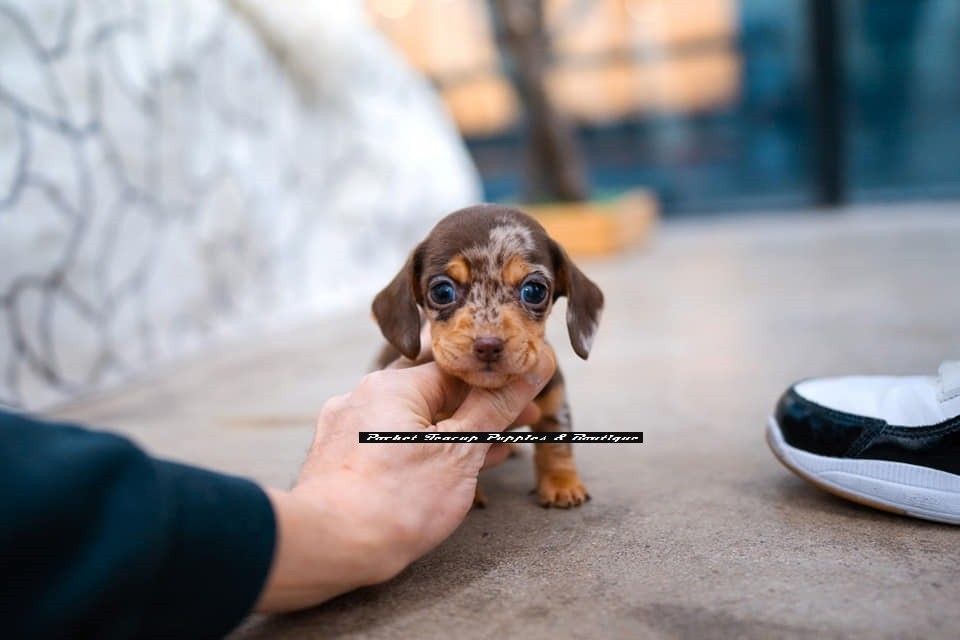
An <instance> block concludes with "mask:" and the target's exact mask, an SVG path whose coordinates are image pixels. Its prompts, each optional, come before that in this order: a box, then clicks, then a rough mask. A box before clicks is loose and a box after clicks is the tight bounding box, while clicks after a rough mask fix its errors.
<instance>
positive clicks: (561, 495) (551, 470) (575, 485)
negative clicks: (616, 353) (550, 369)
mask: <svg viewBox="0 0 960 640" xmlns="http://www.w3.org/2000/svg"><path fill="white" fill-rule="evenodd" d="M535 402H536V403H537V406H538V407H540V411H541V417H540V421H539V422H538V423H537V424H535V425H533V427H532V428H531V430H532V431H537V432H550V431H570V429H571V427H572V425H571V423H570V409H569V407H568V406H567V394H566V388H565V387H564V384H563V376H562V375H560V371H559V370H557V373H556V374H555V375H554V377H553V379H552V380H551V381H550V382H549V383H547V386H546V387H545V388H544V390H543V391H541V392H540V395H539V396H537V398H536V400H535ZM533 460H534V464H535V466H536V474H537V500H538V502H539V503H540V505H541V506H543V507H561V508H564V509H567V508H570V507H576V506H579V505H581V504H583V503H584V502H586V501H587V500H589V499H590V495H589V494H588V493H587V490H586V488H585V487H584V486H583V482H581V481H580V474H578V473H577V467H576V465H575V463H574V461H573V445H571V444H569V443H566V442H565V443H556V444H553V443H551V444H537V445H535V452H534V456H533Z"/></svg>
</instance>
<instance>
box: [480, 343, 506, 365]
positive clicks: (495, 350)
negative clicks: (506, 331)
mask: <svg viewBox="0 0 960 640" xmlns="http://www.w3.org/2000/svg"><path fill="white" fill-rule="evenodd" d="M473 355H475V356H477V360H480V361H481V362H496V361H497V360H499V359H500V356H502V355H503V340H501V339H500V338H477V339H476V340H474V341H473Z"/></svg>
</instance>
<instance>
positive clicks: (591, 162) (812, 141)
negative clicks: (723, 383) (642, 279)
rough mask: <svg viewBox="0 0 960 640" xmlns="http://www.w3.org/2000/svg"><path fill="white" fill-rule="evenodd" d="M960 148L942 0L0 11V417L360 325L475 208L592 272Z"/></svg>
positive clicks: (923, 164)
mask: <svg viewBox="0 0 960 640" xmlns="http://www.w3.org/2000/svg"><path fill="white" fill-rule="evenodd" d="M958 148H960V2H956V1H955V0H916V1H909V2H908V1H906V0H837V1H833V2H831V1H829V0H509V1H508V0H351V1H343V2H336V3H332V2H322V1H320V0H300V1H295V0H287V1H283V2H270V1H268V0H222V1H217V0H205V1H189V0H179V1H171V2H161V1H159V0H157V1H154V0H129V1H116V2H114V1H109V2H107V1H95V0H29V1H28V0H21V1H19V2H18V1H14V2H6V3H2V4H0V403H4V404H7V405H12V406H21V407H31V408H37V407H50V406H55V405H57V404H58V403H62V402H63V401H65V400H69V399H71V398H74V397H76V396H77V395H79V394H84V393H86V392H89V391H91V390H98V389H103V388H108V387H111V386H113V385H116V384H117V383H119V382H122V381H125V380H128V379H130V377H131V376H133V375H134V374H136V373H137V372H140V371H143V370H144V368H145V367H146V366H147V365H154V364H157V363H162V362H167V361H169V360H170V359H171V358H173V357H176V356H180V355H184V354H187V353H197V352H200V351H202V350H203V349H205V348H206V347H207V346H209V345H210V344H215V343H217V342H218V341H221V340H223V339H232V340H235V341H236V340H239V341H244V340H247V339H249V337H250V336H252V335H256V334H255V333H254V332H257V331H267V330H272V329H276V328H279V327H285V326H290V325H293V324H298V323H302V322H303V321H304V319H307V318H312V317H316V316H318V315H329V314H331V313H334V312H336V311H338V310H342V309H347V308H357V307H361V306H364V305H366V304H367V302H368V300H369V299H370V296H371V294H372V293H373V292H374V291H375V290H376V289H377V288H378V287H379V286H381V285H382V284H383V283H384V282H386V280H387V278H388V276H389V275H390V273H391V272H392V271H393V270H395V269H396V267H397V266H398V265H399V264H400V262H401V261H402V259H403V257H404V255H405V254H406V252H407V251H408V250H409V249H410V247H411V246H412V245H413V243H414V242H415V241H416V240H417V239H419V238H420V237H422V235H423V234H424V232H425V231H426V230H427V229H429V227H430V226H431V225H432V224H433V223H434V222H435V221H436V220H437V219H438V218H439V217H440V216H441V215H443V214H444V213H447V212H449V211H451V210H453V209H456V208H458V207H461V206H464V205H467V204H471V203H474V202H477V201H481V200H488V201H500V202H511V203H520V204H521V205H522V206H524V207H526V208H528V210H531V211H532V212H534V213H535V214H536V215H538V216H539V217H540V219H541V220H542V221H544V222H545V224H547V226H548V228H550V230H551V232H552V233H556V234H558V235H559V236H560V237H561V241H562V242H564V243H566V244H567V246H568V248H570V249H571V250H572V251H574V252H575V253H578V254H602V255H612V254H616V253H617V252H619V251H623V250H626V249H629V248H630V247H631V246H639V245H641V244H642V243H643V241H645V240H647V239H649V237H650V236H651V233H652V229H653V225H652V221H653V219H654V218H656V217H657V216H660V217H662V218H664V219H665V220H666V221H667V223H668V224H669V223H670V222H671V221H672V220H674V219H680V218H693V217H699V218H702V217H704V216H710V217H720V216H729V215H734V214H735V215H741V214H743V213H744V212H752V214H751V215H756V216H763V217H778V216H783V215H784V213H787V212H796V213H797V214H798V215H814V214H815V212H819V211H821V210H822V209H825V208H826V209H829V208H834V207H843V206H846V205H849V204H862V203H871V202H891V201H896V202H901V201H908V200H918V199H923V200H929V199H942V200H944V201H946V202H950V198H955V197H956V196H958V195H960V163H957V162H956V161H955V157H954V156H955V153H956V150H957V149H958ZM905 215H908V214H905ZM578 243H579V244H578Z"/></svg>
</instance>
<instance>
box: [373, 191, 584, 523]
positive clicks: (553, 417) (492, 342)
mask: <svg viewBox="0 0 960 640" xmlns="http://www.w3.org/2000/svg"><path fill="white" fill-rule="evenodd" d="M561 296H566V297H567V318H566V319H567V329H568V333H569V335H570V344H571V345H572V346H573V349H574V351H576V353H577V355H579V356H580V357H581V358H586V357H587V356H588V355H589V353H590V345H591V344H592V342H593V336H594V333H595V332H596V330H597V324H598V322H599V319H600V311H601V309H602V308H603V294H602V293H601V292H600V289H598V288H597V286H596V285H595V284H594V283H593V282H591V281H590V280H589V279H588V278H587V277H586V276H585V275H583V273H582V272H581V271H580V270H579V269H578V268H577V267H576V265H574V264H573V263H572V262H571V261H570V259H569V258H568V257H567V254H566V253H565V252H564V251H563V249H561V248H560V246H559V245H557V243H555V242H554V241H553V240H551V239H550V238H549V237H548V236H547V233H546V231H544V229H543V227H541V226H540V224H539V223H537V222H536V221H535V220H533V219H532V218H530V217H529V216H527V215H525V214H524V213H522V212H520V211H517V210H515V209H509V208H507V207H500V206H494V205H480V206H476V207H469V208H467V209H462V210H460V211H456V212H454V213H452V214H450V215H449V216H447V217H446V218H444V219H443V220H441V221H440V222H439V223H437V226H436V227H434V229H433V231H431V232H430V234H429V235H428V236H427V238H426V239H425V240H424V241H423V242H421V243H420V244H419V245H418V246H417V248H416V249H414V250H413V252H412V253H411V254H410V257H409V258H408V259H407V262H406V264H404V266H403V268H402V269H401V270H400V272H399V273H398V274H397V275H396V277H395V278H394V279H393V280H392V281H391V282H390V284H389V285H387V287H386V288H385V289H384V290H383V291H381V292H380V293H379V294H378V295H377V297H376V298H375V299H374V301H373V314H374V316H375V317H376V319H377V322H378V323H379V325H380V330H381V331H382V332H383V335H384V337H385V338H386V339H387V341H388V342H389V343H390V345H391V346H390V348H388V349H387V350H385V351H384V352H383V353H382V354H381V356H380V358H379V361H378V363H377V364H378V366H379V367H380V368H382V367H386V366H387V365H389V364H391V363H392V362H394V361H395V360H397V358H398V357H399V356H400V355H402V356H404V357H405V358H407V359H408V360H409V361H413V362H415V363H420V362H427V361H429V360H431V359H432V360H435V361H436V362H437V364H438V365H439V366H440V367H441V368H442V369H444V370H445V371H447V372H448V373H450V374H452V375H455V376H457V377H459V378H461V379H462V380H464V381H465V382H467V383H468V384H470V385H473V386H476V387H486V388H496V387H500V386H503V385H505V384H507V383H508V382H509V381H510V380H511V379H512V378H513V377H514V376H517V375H521V374H523V373H525V372H526V371H528V370H529V369H530V368H531V367H532V366H533V364H534V363H535V362H536V360H537V356H538V355H539V353H540V351H541V350H542V349H549V348H550V346H549V345H547V343H546V341H545V340H544V326H545V322H546V319H547V316H548V315H549V314H550V310H551V309H552V308H553V303H554V302H555V301H556V300H557V298H559V297H561ZM424 321H425V322H424ZM426 340H429V344H423V342H424V341H426ZM535 402H536V403H537V406H538V407H539V408H540V412H541V417H540V420H539V421H538V422H537V423H536V424H534V425H531V429H532V430H533V431H535V432H551V431H570V430H571V428H572V424H571V418H570V409H569V406H568V404H567V395H566V387H565V385H564V383H563V376H562V374H561V373H560V370H559V369H558V370H557V372H556V374H554V377H553V379H552V380H550V381H549V382H548V383H547V385H546V386H545V387H544V388H543V390H542V391H541V392H540V394H539V395H538V396H537V398H536V399H535ZM534 467H535V470H536V478H537V487H536V493H537V498H538V500H539V502H540V504H541V505H542V506H544V507H561V508H569V507H575V506H578V505H580V504H583V502H585V501H586V500H589V499H590V496H589V494H588V493H587V490H586V488H585V487H584V486H583V482H582V481H581V480H580V476H579V474H578V473H577V469H576V465H575V464H574V460H573V448H572V446H571V445H570V444H568V443H549V444H548V443H538V444H537V445H536V452H535V455H534ZM474 504H475V505H477V506H484V505H485V500H484V499H483V497H482V495H481V494H480V490H479V487H478V489H477V496H476V498H475V501H474Z"/></svg>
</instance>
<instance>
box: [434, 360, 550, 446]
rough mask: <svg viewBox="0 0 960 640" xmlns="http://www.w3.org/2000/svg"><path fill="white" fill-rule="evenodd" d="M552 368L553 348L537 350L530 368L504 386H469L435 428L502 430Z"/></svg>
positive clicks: (522, 407)
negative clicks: (455, 409) (465, 395)
mask: <svg viewBox="0 0 960 640" xmlns="http://www.w3.org/2000/svg"><path fill="white" fill-rule="evenodd" d="M556 370H557V361H556V356H555V355H554V354H553V349H550V348H546V349H543V350H541V351H540V357H539V358H538V359H537V363H536V364H535V365H534V366H533V368H532V369H531V370H530V371H528V372H527V373H526V374H524V375H522V376H519V377H517V378H516V379H515V380H513V381H512V382H510V384H508V385H506V386H505V387H501V388H499V389H480V388H477V387H475V388H473V389H471V390H470V393H468V394H467V397H466V399H465V400H464V401H463V404H461V405H460V408H459V409H457V411H456V412H455V413H454V414H453V415H452V416H451V417H450V418H449V419H447V420H443V421H442V422H438V423H437V430H438V431H503V430H504V429H506V428H507V427H508V426H509V425H510V424H511V423H512V422H513V421H514V420H516V418H517V416H518V415H520V412H521V411H523V410H524V408H525V407H526V406H527V405H528V404H530V401H531V400H533V398H534V397H535V396H536V395H537V394H538V393H539V392H540V390H541V389H543V387H544V386H546V384H547V382H548V381H549V380H550V378H552V377H553V374H554V372H555V371H556Z"/></svg>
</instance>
